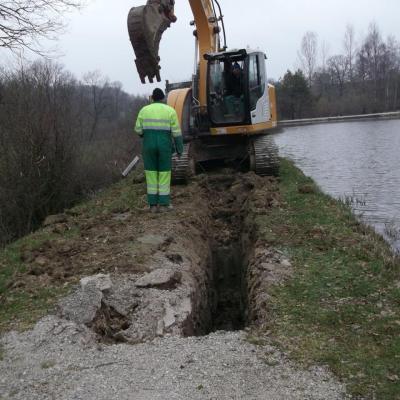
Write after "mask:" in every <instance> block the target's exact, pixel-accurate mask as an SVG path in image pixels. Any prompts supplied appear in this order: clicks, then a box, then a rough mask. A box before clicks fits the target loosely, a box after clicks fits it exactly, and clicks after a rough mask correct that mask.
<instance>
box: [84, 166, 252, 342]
mask: <svg viewBox="0 0 400 400" xmlns="http://www.w3.org/2000/svg"><path fill="white" fill-rule="evenodd" d="M255 179H257V178H255V175H249V174H242V173H238V172H235V171H233V170H231V169H217V170H214V171H213V172H210V173H208V174H207V176H206V177H204V178H203V180H202V181H201V183H199V185H200V189H199V191H200V193H199V195H200V196H201V200H202V201H204V202H203V206H204V209H203V210H204V214H203V215H207V217H205V218H206V220H205V223H204V224H201V227H202V228H201V230H199V231H198V236H196V237H197V238H198V239H199V240H201V241H202V243H199V244H198V246H197V249H202V252H203V253H197V255H198V256H199V258H197V257H195V258H194V259H192V262H193V264H192V265H191V266H190V267H189V269H188V270H187V272H189V275H188V276H189V277H188V278H186V279H188V280H186V281H182V282H180V285H175V286H173V287H172V286H168V287H162V286H160V285H158V286H157V287H153V288H152V289H140V290H139V292H138V289H137V288H136V287H135V283H134V282H131V283H126V282H125V283H123V285H122V286H124V285H125V287H126V288H128V289H129V290H128V289H126V290H128V291H127V292H126V293H127V294H126V295H125V294H123V295H119V297H118V298H117V303H118V304H119V303H121V304H122V305H123V304H124V303H125V302H126V301H128V302H131V303H132V304H131V306H132V307H130V308H129V309H130V310H131V311H129V312H128V313H127V314H126V315H125V314H124V315H122V314H120V313H119V312H118V311H117V309H119V308H121V307H117V309H116V308H114V305H115V304H116V303H115V298H114V299H111V300H112V301H110V299H109V298H108V297H109V294H107V293H105V294H104V296H105V297H104V299H103V301H102V304H101V308H100V309H99V310H98V312H97V314H96V316H95V318H94V320H93V322H92V323H91V324H89V328H91V329H92V330H93V331H94V332H95V333H96V334H97V336H98V338H99V340H100V341H101V342H103V343H106V344H113V343H121V342H126V343H131V344H135V343H138V342H140V341H143V340H149V339H154V338H155V337H160V336H166V335H169V334H172V335H177V336H183V337H187V336H205V335H208V334H210V333H212V332H217V331H237V330H242V329H244V328H245V327H246V326H247V325H248V324H250V323H251V322H252V320H253V316H252V315H253V314H254V313H252V307H253V305H252V304H253V301H252V300H251V301H250V300H248V299H252V297H251V295H250V293H248V290H250V289H249V285H248V282H247V277H248V276H249V272H250V271H248V268H250V267H248V265H249V260H250V259H251V258H252V253H251V252H252V251H253V249H254V246H252V245H249V243H250V240H249V235H250V236H254V231H253V230H252V228H251V227H249V226H248V224H249V222H248V220H249V206H248V199H249V197H250V196H251V194H252V193H253V189H254V188H255V187H256V186H257V183H256V181H255ZM196 226H198V225H196V222H194V224H193V226H191V225H188V229H189V230H190V229H193V230H194V229H197V228H196ZM184 233H185V231H181V233H180V234H181V235H183V234H184ZM252 239H254V237H252ZM176 240H178V241H179V238H178V237H177V238H176ZM253 241H254V240H253ZM169 244H170V243H168V245H169ZM164 251H165V250H164ZM197 251H199V250H197ZM189 253H190V251H189ZM189 253H185V254H186V255H187V254H189ZM190 254H194V253H190ZM165 258H166V259H168V261H169V262H173V263H177V265H178V264H179V265H180V264H181V263H182V262H183V257H182V256H179V258H177V257H173V258H171V257H170V256H169V255H168V253H165ZM194 260H195V261H194ZM177 268H179V267H177ZM191 274H193V275H191ZM182 276H184V275H182ZM183 279H184V278H183ZM249 279H251V277H250V278H249ZM188 282H190V283H189V285H190V288H191V289H190V291H189V292H187V294H185V295H187V296H188V297H187V299H188V300H189V302H190V307H189V309H190V310H191V311H190V312H186V311H185V310H186V308H184V309H181V308H179V307H180V306H179V304H181V303H179V302H180V301H181V299H182V297H179V296H180V294H181V293H182V291H184V290H186V289H185V287H188V286H187V285H188ZM185 285H186V286H185ZM116 288H118V284H117V285H116ZM185 293H186V292H185ZM132 295H133V296H138V297H134V298H132V299H130V296H132ZM127 296H128V297H127ZM141 296H142V297H141ZM174 296H175V297H174ZM131 300H132V301H131ZM167 303H168V304H169V308H164V309H163V307H164V306H162V305H163V304H167ZM118 304H117V305H118ZM121 304H120V305H121ZM249 304H250V306H249ZM160 307H161V308H160ZM185 307H186V306H185ZM122 308H124V307H122ZM180 310H183V311H180ZM162 311H164V314H162ZM171 320H172V322H171V323H169V321H171ZM165 321H167V322H165ZM163 323H164V325H163ZM160 324H161V325H160ZM160 326H161V328H162V331H161V332H159V327H160ZM164 328H165V329H164ZM156 329H157V330H156Z"/></svg>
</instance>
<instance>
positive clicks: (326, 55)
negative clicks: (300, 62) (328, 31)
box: [321, 40, 331, 72]
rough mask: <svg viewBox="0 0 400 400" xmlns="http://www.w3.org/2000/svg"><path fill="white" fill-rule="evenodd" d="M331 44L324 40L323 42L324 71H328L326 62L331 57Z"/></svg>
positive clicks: (322, 64)
mask: <svg viewBox="0 0 400 400" xmlns="http://www.w3.org/2000/svg"><path fill="white" fill-rule="evenodd" d="M330 47H331V46H330V44H329V43H328V42H327V41H326V40H324V41H323V42H322V43H321V68H322V72H325V71H326V62H327V60H328V58H329V52H330Z"/></svg>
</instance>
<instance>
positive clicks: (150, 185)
mask: <svg viewBox="0 0 400 400" xmlns="http://www.w3.org/2000/svg"><path fill="white" fill-rule="evenodd" d="M145 175H146V182H147V194H158V182H157V181H158V171H145Z"/></svg>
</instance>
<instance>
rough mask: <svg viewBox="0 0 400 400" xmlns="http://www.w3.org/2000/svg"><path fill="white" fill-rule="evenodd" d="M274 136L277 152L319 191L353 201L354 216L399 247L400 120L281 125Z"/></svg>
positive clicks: (398, 248)
mask: <svg viewBox="0 0 400 400" xmlns="http://www.w3.org/2000/svg"><path fill="white" fill-rule="evenodd" d="M274 137H275V141H276V143H277V145H278V147H279V151H280V154H281V155H282V156H284V157H288V158H290V159H292V160H293V161H294V162H295V163H296V165H297V166H298V167H299V168H300V169H301V170H302V171H303V172H304V173H305V174H306V175H308V176H310V177H312V178H313V179H314V180H315V181H316V182H317V184H318V185H319V187H320V188H321V189H322V190H323V191H324V192H326V193H328V194H330V195H332V196H333V197H336V198H347V199H348V200H352V207H353V209H354V210H355V212H356V214H358V215H359V216H361V218H362V219H363V220H364V221H365V222H367V223H368V224H370V225H372V226H374V227H375V229H376V230H377V231H378V232H379V233H381V234H383V235H384V236H385V237H386V238H387V239H388V240H389V241H390V242H391V244H392V245H393V247H394V248H396V249H397V250H398V251H399V250H400V121H399V120H390V121H376V122H375V121H373V122H371V121H366V122H346V123H335V124H321V125H311V126H303V127H293V128H285V130H284V131H283V132H282V133H278V134H276V135H275V136H274ZM388 232H391V234H388ZM393 236H395V238H394V237H393Z"/></svg>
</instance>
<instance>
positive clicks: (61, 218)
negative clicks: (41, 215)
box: [43, 214, 68, 226]
mask: <svg viewBox="0 0 400 400" xmlns="http://www.w3.org/2000/svg"><path fill="white" fill-rule="evenodd" d="M67 220H68V217H67V216H66V215H65V214H57V215H49V216H48V217H47V218H46V219H45V220H44V222H43V226H51V225H55V224H62V223H64V222H67Z"/></svg>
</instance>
